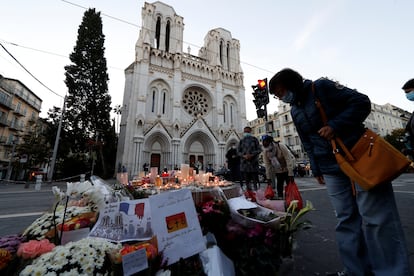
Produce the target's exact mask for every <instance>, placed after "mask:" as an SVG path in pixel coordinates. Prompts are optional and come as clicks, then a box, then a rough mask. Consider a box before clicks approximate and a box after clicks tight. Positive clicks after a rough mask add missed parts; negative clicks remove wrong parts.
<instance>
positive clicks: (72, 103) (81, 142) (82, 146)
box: [65, 9, 115, 176]
mask: <svg viewBox="0 0 414 276" xmlns="http://www.w3.org/2000/svg"><path fill="white" fill-rule="evenodd" d="M104 41H105V36H104V35H103V33H102V19H101V15H100V13H99V12H96V11H95V9H88V10H87V11H86V12H85V14H84V16H83V19H82V23H81V25H80V26H79V29H78V39H77V42H76V46H75V47H74V51H73V52H72V53H71V54H70V60H71V62H72V64H71V65H67V66H65V70H66V73H65V76H66V80H65V83H66V86H67V87H68V97H67V106H66V110H67V111H66V112H65V113H66V114H65V116H67V123H68V126H67V131H68V132H69V133H70V136H71V138H72V139H73V140H72V141H71V149H70V151H71V153H72V154H73V155H72V156H78V155H79V154H81V153H90V154H89V156H95V155H96V156H98V159H100V160H98V161H97V162H94V164H95V165H96V170H94V172H96V174H98V175H101V176H107V175H110V173H109V172H107V169H108V167H112V168H114V166H112V165H110V166H108V164H106V163H105V161H106V160H108V159H107V158H105V156H103V153H104V152H105V151H101V150H98V147H97V145H98V142H99V143H100V144H101V146H104V145H105V143H106V141H107V140H108V139H111V137H112V133H111V132H112V127H111V120H110V112H111V97H110V95H109V93H108V85H107V82H108V80H109V78H108V74H107V66H106V59H105V57H104V51H105V48H104ZM91 141H95V142H94V143H95V144H94V145H93V146H92V147H91V143H90V142H91ZM100 152H101V154H99V153H100ZM81 156H82V155H81ZM90 161H91V162H92V160H90ZM112 162H115V161H112Z"/></svg>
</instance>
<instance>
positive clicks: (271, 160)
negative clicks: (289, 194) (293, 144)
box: [262, 135, 296, 199]
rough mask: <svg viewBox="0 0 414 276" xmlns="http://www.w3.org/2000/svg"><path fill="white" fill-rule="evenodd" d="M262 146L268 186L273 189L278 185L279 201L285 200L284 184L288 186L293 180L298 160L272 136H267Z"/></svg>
mask: <svg viewBox="0 0 414 276" xmlns="http://www.w3.org/2000/svg"><path fill="white" fill-rule="evenodd" d="M262 144H263V148H264V152H263V161H264V163H265V166H266V178H267V184H268V185H271V186H272V188H273V189H275V186H276V185H275V184H277V186H276V188H277V196H278V198H279V199H283V188H284V184H285V183H286V185H287V184H289V181H292V180H293V168H294V167H295V160H296V159H295V157H294V156H293V154H292V153H291V152H290V151H289V149H288V148H287V147H286V146H285V145H283V144H281V143H277V142H275V141H274V139H273V137H272V136H269V135H266V136H265V137H264V138H263V141H262Z"/></svg>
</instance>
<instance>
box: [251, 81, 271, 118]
mask: <svg viewBox="0 0 414 276" xmlns="http://www.w3.org/2000/svg"><path fill="white" fill-rule="evenodd" d="M252 88H253V93H252V94H253V97H254V100H253V103H254V104H255V106H256V112H257V117H259V118H263V117H266V116H267V114H266V113H267V111H266V105H267V104H268V103H269V89H268V87H267V78H266V79H261V80H258V81H257V84H256V85H252Z"/></svg>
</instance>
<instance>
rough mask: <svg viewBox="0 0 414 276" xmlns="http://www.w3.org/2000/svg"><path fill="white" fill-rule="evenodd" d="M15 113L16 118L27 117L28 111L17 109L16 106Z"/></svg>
mask: <svg viewBox="0 0 414 276" xmlns="http://www.w3.org/2000/svg"><path fill="white" fill-rule="evenodd" d="M13 113H14V114H15V115H16V116H26V113H27V111H26V110H22V109H21V108H16V106H15V105H14V108H13Z"/></svg>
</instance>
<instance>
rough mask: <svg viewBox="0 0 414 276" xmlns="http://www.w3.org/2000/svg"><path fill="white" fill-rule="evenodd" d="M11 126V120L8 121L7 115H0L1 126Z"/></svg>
mask: <svg viewBox="0 0 414 276" xmlns="http://www.w3.org/2000/svg"><path fill="white" fill-rule="evenodd" d="M7 126H9V121H7V116H0V127H7Z"/></svg>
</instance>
